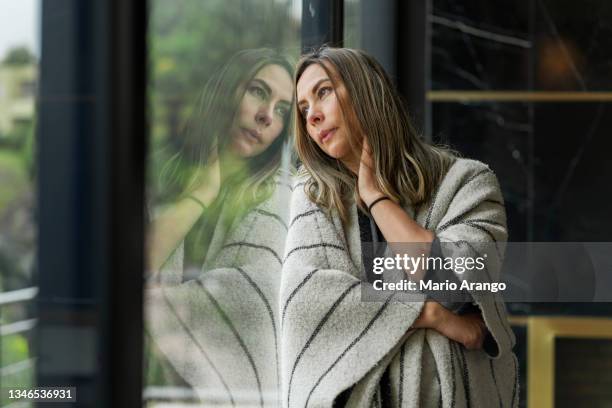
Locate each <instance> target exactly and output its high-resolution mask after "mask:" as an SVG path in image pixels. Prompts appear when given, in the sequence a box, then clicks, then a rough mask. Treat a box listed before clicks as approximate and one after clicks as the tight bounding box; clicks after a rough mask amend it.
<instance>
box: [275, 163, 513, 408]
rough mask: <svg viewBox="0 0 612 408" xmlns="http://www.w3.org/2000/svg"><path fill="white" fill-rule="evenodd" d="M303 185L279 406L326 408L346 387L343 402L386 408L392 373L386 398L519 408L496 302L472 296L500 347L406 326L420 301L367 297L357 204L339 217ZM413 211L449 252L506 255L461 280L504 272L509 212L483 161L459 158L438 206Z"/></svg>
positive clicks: (284, 295)
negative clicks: (493, 249) (346, 218)
mask: <svg viewBox="0 0 612 408" xmlns="http://www.w3.org/2000/svg"><path fill="white" fill-rule="evenodd" d="M303 184H304V180H303V179H302V180H297V181H296V184H294V190H293V194H292V199H291V205H290V212H291V213H290V220H291V221H290V223H289V229H288V234H287V241H286V244H285V255H284V258H283V261H284V262H283V271H282V280H281V285H280V301H281V302H280V319H281V320H280V328H279V330H280V336H279V337H280V345H281V349H280V350H281V356H280V359H281V383H282V405H283V406H285V407H330V406H332V404H333V402H334V400H335V398H336V397H337V396H338V395H339V394H341V393H342V392H343V391H345V390H347V389H350V395H349V397H348V403H347V406H349V407H373V406H379V405H380V402H381V392H382V391H381V378H383V375H385V377H386V378H388V387H386V388H384V389H386V390H387V391H386V392H387V393H390V395H387V396H386V397H387V400H388V399H389V398H390V400H391V401H392V405H393V406H397V407H420V406H426V407H429V406H432V407H469V406H474V407H493V406H495V407H497V406H500V407H515V406H518V365H517V360H516V358H515V356H514V354H513V353H512V347H513V345H514V342H515V339H514V335H513V333H512V331H511V328H510V327H509V324H508V322H507V318H506V314H505V309H504V305H503V303H502V301H501V299H500V298H499V297H498V296H497V295H495V294H492V293H489V292H487V293H483V292H473V293H471V295H472V298H473V300H474V302H475V303H476V304H477V305H478V306H479V308H480V309H481V311H482V315H483V318H484V321H485V323H486V325H487V328H488V329H489V331H490V333H491V334H492V337H493V339H494V340H495V345H496V349H497V350H496V352H495V353H494V354H493V355H489V354H487V352H485V351H483V350H476V351H468V350H466V349H465V348H464V347H463V346H461V345H459V344H458V343H455V342H453V341H450V340H449V339H447V338H445V337H443V336H442V335H440V334H439V333H437V332H436V331H434V330H426V329H418V330H414V329H410V328H411V326H412V324H413V322H414V321H415V319H416V318H417V317H418V315H419V313H420V311H421V308H422V305H423V303H422V302H412V303H406V302H398V301H394V297H393V295H391V296H389V297H388V298H386V299H385V300H384V301H382V302H365V301H363V300H362V298H361V290H360V287H361V285H362V282H363V280H364V277H365V275H364V270H363V266H362V262H361V242H360V239H359V226H358V221H357V208H356V206H355V205H354V204H353V206H352V208H351V219H350V222H349V223H348V225H342V222H341V220H340V219H339V217H337V216H335V215H334V216H331V217H328V216H326V215H325V214H324V213H323V212H322V211H321V209H319V208H317V206H315V205H313V204H312V203H311V202H310V201H309V200H308V198H307V196H306V194H305V193H304V191H303V190H304V189H303V187H302V186H303ZM406 211H407V212H408V213H409V214H410V215H411V216H412V217H413V219H415V220H416V221H417V222H418V223H419V224H421V225H422V226H424V227H425V228H428V229H430V230H432V231H435V233H436V235H437V237H438V238H439V239H440V241H441V242H443V243H444V242H447V243H448V242H452V243H454V244H453V245H452V248H453V250H452V252H453V253H452V254H451V256H460V255H463V256H477V255H478V251H479V245H480V244H483V245H484V244H487V245H490V244H491V243H492V242H494V243H495V244H496V245H497V246H498V249H499V252H498V253H497V256H495V253H493V255H492V256H491V254H489V256H488V258H487V260H486V269H485V270H484V271H482V272H480V273H482V274H483V276H462V277H459V279H469V278H475V279H478V280H479V281H486V280H487V279H490V280H497V278H498V274H499V272H500V266H501V258H502V256H503V249H504V248H503V246H504V241H505V240H506V237H507V233H506V219H505V211H504V206H503V198H502V195H501V193H500V190H499V186H498V182H497V179H496V177H495V175H494V174H493V172H492V171H491V170H490V169H489V168H488V167H487V166H485V165H484V164H482V163H480V162H477V161H472V160H467V159H457V160H456V161H455V163H454V164H453V165H452V167H451V168H450V170H449V171H448V173H447V175H446V176H445V178H444V180H443V182H442V183H441V185H440V187H439V189H438V191H437V193H436V194H435V197H434V198H433V199H432V203H431V204H430V205H428V206H423V207H422V208H419V209H416V210H415V209H414V208H410V207H408V208H406ZM445 248H447V249H446V251H448V248H449V246H448V245H445ZM443 251H444V249H443ZM445 255H446V254H445ZM474 273H476V272H474ZM487 274H488V275H487ZM466 275H467V274H466Z"/></svg>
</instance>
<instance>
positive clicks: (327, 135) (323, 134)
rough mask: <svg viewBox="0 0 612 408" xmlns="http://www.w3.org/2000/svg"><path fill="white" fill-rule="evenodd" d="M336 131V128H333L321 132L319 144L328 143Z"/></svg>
mask: <svg viewBox="0 0 612 408" xmlns="http://www.w3.org/2000/svg"><path fill="white" fill-rule="evenodd" d="M337 129H338V128H333V129H329V130H324V131H323V132H321V143H325V142H326V141H328V140H329V139H330V138H331V137H332V136H333V135H334V133H336V130H337Z"/></svg>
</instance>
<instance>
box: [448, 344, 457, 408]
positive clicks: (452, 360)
mask: <svg viewBox="0 0 612 408" xmlns="http://www.w3.org/2000/svg"><path fill="white" fill-rule="evenodd" d="M448 348H449V351H450V353H449V356H450V363H451V377H452V383H453V387H452V391H451V408H455V402H456V393H457V379H456V378H455V351H454V350H455V349H454V347H453V341H452V340H448Z"/></svg>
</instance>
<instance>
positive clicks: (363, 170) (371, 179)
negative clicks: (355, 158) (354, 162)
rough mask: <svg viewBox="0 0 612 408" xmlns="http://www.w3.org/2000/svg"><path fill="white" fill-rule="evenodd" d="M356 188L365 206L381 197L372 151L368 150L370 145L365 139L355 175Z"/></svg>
mask: <svg viewBox="0 0 612 408" xmlns="http://www.w3.org/2000/svg"><path fill="white" fill-rule="evenodd" d="M357 188H358V190H359V197H361V200H362V201H363V202H364V203H365V205H366V206H369V205H370V204H371V203H372V201H374V200H376V199H377V198H379V197H381V196H382V195H383V194H382V193H381V192H380V190H379V189H378V185H377V183H376V174H375V170H374V160H373V159H372V150H371V149H370V145H369V143H368V141H367V140H366V138H365V137H364V138H363V146H362V148H361V160H360V162H359V171H358V173H357Z"/></svg>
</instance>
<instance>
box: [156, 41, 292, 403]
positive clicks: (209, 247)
mask: <svg viewBox="0 0 612 408" xmlns="http://www.w3.org/2000/svg"><path fill="white" fill-rule="evenodd" d="M292 99H293V84H292V67H291V65H290V64H289V63H288V62H287V59H286V58H285V57H283V56H281V55H279V54H277V53H276V52H274V51H272V50H266V49H260V50H247V51H241V52H239V53H237V54H236V55H235V56H234V57H232V58H231V59H230V60H229V61H228V62H227V63H226V64H225V65H224V67H223V68H222V69H221V70H219V71H218V72H217V73H216V74H215V75H214V76H213V78H211V79H210V80H209V81H208V83H207V84H206V86H205V88H204V91H203V95H202V98H201V102H200V105H199V107H198V109H197V110H196V111H195V112H194V114H193V116H192V119H191V122H190V125H189V127H188V130H189V131H188V133H187V137H186V139H185V142H184V148H183V150H182V151H181V152H180V153H179V154H178V155H176V156H175V157H174V158H173V159H172V161H171V162H170V163H169V164H168V165H166V168H165V173H166V175H167V177H169V178H173V179H174V181H175V184H178V185H180V186H181V188H182V189H184V191H185V192H184V193H182V194H181V195H180V199H179V200H178V202H177V203H175V204H174V205H172V206H171V207H170V208H169V209H167V210H165V212H164V213H163V214H162V215H161V216H160V217H158V218H157V219H156V220H154V223H153V224H154V227H153V239H152V249H151V251H152V253H151V258H150V259H151V267H152V269H153V270H155V271H159V273H157V274H155V276H154V277H155V278H152V279H150V290H148V291H147V305H146V306H147V307H146V310H147V314H148V326H149V331H150V333H151V337H152V339H153V341H154V342H155V344H156V345H157V346H158V347H159V349H160V350H161V351H162V352H163V353H164V355H165V356H166V357H167V359H168V361H169V362H170V363H171V365H172V367H173V368H174V369H175V371H176V372H177V373H178V374H179V375H180V376H181V377H182V378H183V379H184V380H185V381H186V382H187V383H188V384H189V385H191V386H192V387H193V388H194V389H195V390H196V391H197V393H198V395H199V397H200V399H201V400H202V402H204V403H206V404H213V403H215V404H218V403H221V404H223V403H226V404H231V405H241V404H247V405H252V404H261V405H264V404H265V405H270V406H276V402H277V401H278V399H279V383H280V380H279V368H278V367H279V363H278V358H277V332H276V326H277V323H276V316H275V314H274V313H273V310H274V307H273V306H274V305H275V304H276V303H277V301H278V300H277V299H278V285H279V281H280V261H278V259H280V256H281V255H282V253H283V245H284V242H285V234H286V228H287V227H286V215H285V213H284V212H283V211H284V208H283V207H282V206H280V205H279V204H281V203H283V202H286V200H287V197H286V196H288V195H289V194H290V192H289V188H288V187H287V186H286V185H288V184H287V183H283V182H282V179H283V177H282V172H283V169H281V155H282V154H283V151H286V150H287V148H286V147H287V143H288V137H287V133H288V124H289V123H290V113H291V108H292V102H293V101H292ZM185 169H186V170H187V172H188V173H187V174H186V175H183V174H182V173H181V171H185ZM283 194H285V195H286V196H285V197H283ZM285 207H286V206H285ZM160 283H161V285H160Z"/></svg>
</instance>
